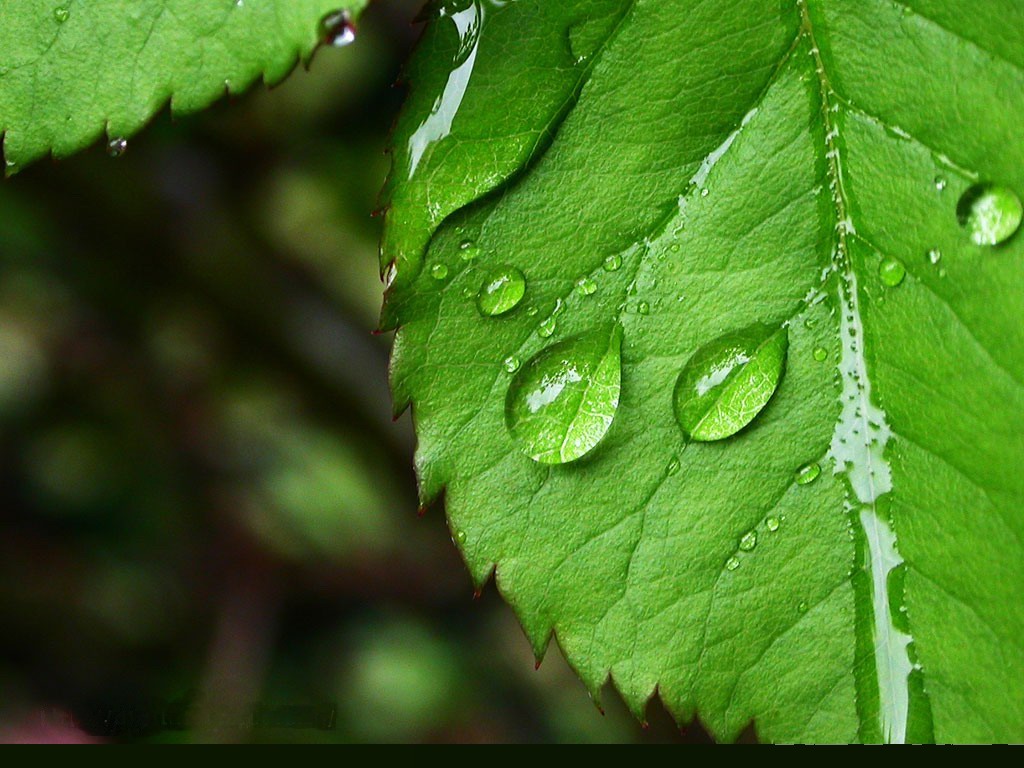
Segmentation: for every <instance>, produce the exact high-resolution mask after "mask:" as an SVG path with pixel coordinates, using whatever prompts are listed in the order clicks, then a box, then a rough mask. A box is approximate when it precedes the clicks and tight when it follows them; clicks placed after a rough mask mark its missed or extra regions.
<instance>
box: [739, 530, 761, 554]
mask: <svg viewBox="0 0 1024 768" xmlns="http://www.w3.org/2000/svg"><path fill="white" fill-rule="evenodd" d="M756 546H757V531H755V530H749V531H747V532H746V533H744V534H743V538H741V539H740V549H741V550H743V551H744V552H752V551H753V550H754V547H756Z"/></svg>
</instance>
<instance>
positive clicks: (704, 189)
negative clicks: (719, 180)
mask: <svg viewBox="0 0 1024 768" xmlns="http://www.w3.org/2000/svg"><path fill="white" fill-rule="evenodd" d="M700 196H701V197H707V196H708V188H707V187H704V188H703V189H702V190H701V191H700Z"/></svg>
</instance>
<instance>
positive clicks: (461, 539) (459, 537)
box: [455, 531, 466, 544]
mask: <svg viewBox="0 0 1024 768" xmlns="http://www.w3.org/2000/svg"><path fill="white" fill-rule="evenodd" d="M455 538H456V539H457V540H458V542H459V544H465V543H466V532H465V531H459V532H458V533H456V534H455Z"/></svg>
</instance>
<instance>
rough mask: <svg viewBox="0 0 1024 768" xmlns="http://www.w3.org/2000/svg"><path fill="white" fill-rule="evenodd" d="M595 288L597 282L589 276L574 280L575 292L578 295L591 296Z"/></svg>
mask: <svg viewBox="0 0 1024 768" xmlns="http://www.w3.org/2000/svg"><path fill="white" fill-rule="evenodd" d="M596 290H597V283H595V282H594V281H593V280H592V279H591V278H589V277H581V278H580V279H579V280H577V281H576V292H577V293H579V294H580V296H592V295H593V294H594V292H595V291H596Z"/></svg>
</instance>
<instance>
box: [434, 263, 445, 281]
mask: <svg viewBox="0 0 1024 768" xmlns="http://www.w3.org/2000/svg"><path fill="white" fill-rule="evenodd" d="M430 276H431V277H432V278H434V279H435V280H444V279H445V278H446V277H448V267H446V266H445V265H444V264H434V265H433V266H432V267H431V268H430Z"/></svg>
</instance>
